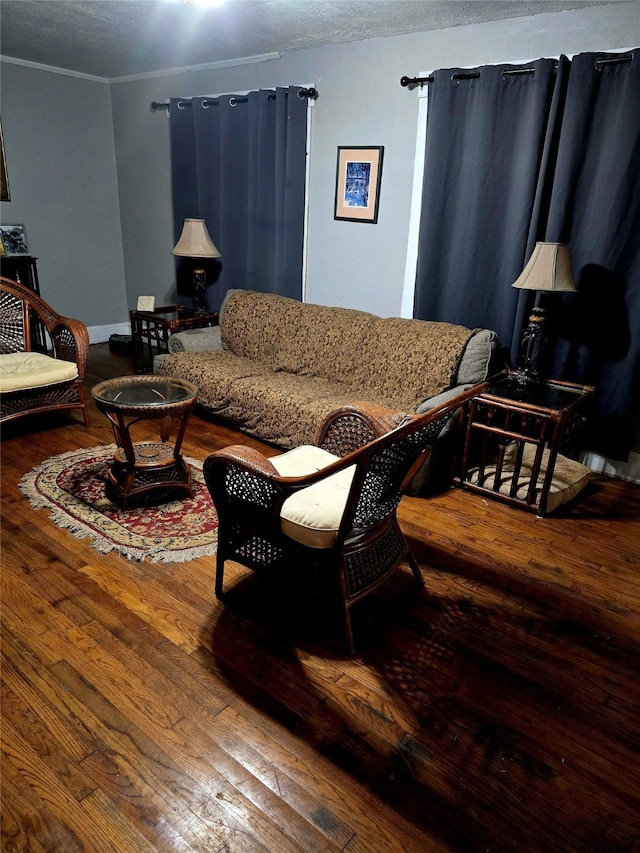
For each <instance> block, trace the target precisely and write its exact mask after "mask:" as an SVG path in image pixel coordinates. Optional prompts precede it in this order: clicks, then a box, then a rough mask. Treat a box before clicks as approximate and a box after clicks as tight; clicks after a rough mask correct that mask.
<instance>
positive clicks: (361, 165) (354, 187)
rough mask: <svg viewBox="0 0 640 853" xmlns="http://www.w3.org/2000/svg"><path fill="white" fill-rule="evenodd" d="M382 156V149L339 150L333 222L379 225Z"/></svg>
mask: <svg viewBox="0 0 640 853" xmlns="http://www.w3.org/2000/svg"><path fill="white" fill-rule="evenodd" d="M383 154H384V147H383V146H382V145H367V146H362V147H359V148H347V147H344V146H339V147H338V166H337V169H336V206H335V212H334V216H333V218H334V219H344V220H347V221H350V222H371V223H376V222H377V221H378V205H379V203H380V180H381V178H382V156H383Z"/></svg>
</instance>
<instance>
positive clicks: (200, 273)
mask: <svg viewBox="0 0 640 853" xmlns="http://www.w3.org/2000/svg"><path fill="white" fill-rule="evenodd" d="M193 307H194V310H195V312H196V314H197V315H198V316H200V315H202V314H208V313H209V308H208V306H207V274H206V272H205V271H204V270H203V269H197V270H194V271H193Z"/></svg>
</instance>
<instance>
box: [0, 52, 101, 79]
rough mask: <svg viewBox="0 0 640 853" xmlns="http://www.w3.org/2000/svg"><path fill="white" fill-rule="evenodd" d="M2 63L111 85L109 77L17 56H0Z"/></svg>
mask: <svg viewBox="0 0 640 853" xmlns="http://www.w3.org/2000/svg"><path fill="white" fill-rule="evenodd" d="M0 62H8V63H10V64H11V65H23V66H25V68H35V69H36V71H48V72H49V73H50V74H64V75H65V76H66V77H79V78H80V79H81V80H92V81H93V82H94V83H109V82H110V80H109V78H108V77H96V76H95V75H94V74H83V73H82V72H81V71H70V70H69V69H68V68H58V67H57V66H55V65H44V64H43V63H42V62H31V61H30V60H29V59H16V57H15V56H0Z"/></svg>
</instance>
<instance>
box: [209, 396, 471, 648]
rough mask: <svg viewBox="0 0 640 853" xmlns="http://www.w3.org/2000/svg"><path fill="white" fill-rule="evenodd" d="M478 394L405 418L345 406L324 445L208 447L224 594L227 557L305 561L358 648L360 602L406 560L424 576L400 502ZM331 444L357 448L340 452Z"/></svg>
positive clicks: (249, 562)
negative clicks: (325, 584)
mask: <svg viewBox="0 0 640 853" xmlns="http://www.w3.org/2000/svg"><path fill="white" fill-rule="evenodd" d="M476 393H478V386H476V387H475V388H473V389H472V390H469V391H466V392H464V393H462V394H460V395H458V396H457V397H454V398H453V399H452V400H451V401H450V402H448V403H446V404H443V405H441V406H439V407H437V408H435V409H433V410H431V411H429V412H428V413H426V414H424V415H409V416H406V417H404V418H402V419H401V420H400V422H399V419H398V417H397V416H395V417H394V416H392V415H391V414H390V413H388V410H383V409H379V410H375V409H373V410H370V411H369V412H364V411H359V410H357V409H356V408H353V409H351V408H350V409H348V410H347V409H342V410H340V411H339V412H337V413H335V414H333V415H330V416H329V417H328V418H327V419H326V420H325V422H324V424H323V426H322V428H321V429H320V432H319V435H318V441H317V445H318V446H302V447H297V448H294V449H293V450H290V451H288V452H286V453H283V454H281V455H279V456H274V457H271V458H270V459H267V458H266V457H265V456H263V455H262V454H261V453H259V452H258V451H257V450H254V449H252V448H249V447H245V446H242V445H236V446H231V447H227V448H225V449H224V450H219V451H216V452H215V453H212V454H211V455H210V456H208V457H207V459H206V460H205V462H204V475H205V480H206V483H207V486H208V488H209V491H210V493H211V496H212V498H213V502H214V504H215V506H216V509H217V512H218V517H219V525H220V526H219V530H218V552H217V569H216V586H215V592H216V595H217V596H218V597H219V598H221V597H222V596H223V579H224V567H225V562H226V561H227V560H234V561H236V562H238V563H241V564H243V565H245V566H248V567H250V568H251V569H254V570H258V571H259V570H282V571H286V569H287V568H293V569H294V574H295V568H296V567H298V573H299V572H300V567H304V574H305V576H313V575H314V574H316V573H317V575H318V576H319V577H321V578H324V579H325V580H328V581H329V584H330V588H331V589H330V591H331V592H332V594H333V596H334V598H336V599H337V600H338V601H340V602H341V604H342V607H343V615H344V625H345V630H346V638H347V645H348V648H349V651H350V653H351V654H353V652H354V639H353V630H352V626H351V616H350V608H351V607H352V605H353V604H355V603H356V602H357V601H359V600H360V599H362V598H363V597H364V596H365V595H367V594H368V593H370V592H371V591H372V590H374V589H375V588H376V587H377V586H378V585H379V584H380V583H381V582H382V581H383V580H384V579H385V578H386V577H387V576H388V575H390V574H391V573H392V572H393V571H394V569H395V568H396V567H398V566H399V565H400V564H401V563H402V562H403V561H406V562H407V563H408V564H409V566H410V568H411V571H412V572H413V575H414V577H415V579H416V581H418V582H419V583H420V584H422V583H423V578H422V575H421V573H420V569H419V568H418V565H417V563H416V561H415V560H414V558H413V556H412V555H411V552H410V550H409V545H408V543H407V541H406V539H405V537H404V535H403V534H402V531H401V530H400V527H399V525H398V521H397V518H396V510H397V507H398V504H399V503H400V498H401V497H402V493H403V490H404V489H405V487H406V485H407V484H408V483H409V482H410V480H411V478H412V477H413V475H414V474H415V472H416V471H417V470H418V469H419V467H420V466H421V465H422V463H423V462H424V460H425V459H426V457H427V455H428V454H429V451H430V448H431V444H432V443H433V441H434V440H435V439H436V438H437V436H438V434H439V433H440V431H441V430H442V429H443V427H444V425H445V424H446V423H447V422H448V421H449V419H450V418H452V417H453V416H454V415H455V414H456V413H459V412H461V411H462V409H461V406H462V404H463V403H465V402H466V400H467V399H469V398H470V397H472V396H473V395H474V394H476ZM389 430H391V431H389ZM376 436H379V437H376ZM371 439H373V440H371ZM363 440H365V441H368V443H367V444H365V445H364V446H361V447H359V448H358V449H352V448H353V446H354V445H356V444H358V443H362V441H363ZM323 445H324V446H323ZM327 446H329V448H330V449H331V450H333V451H336V450H338V452H340V450H341V449H344V448H345V447H346V448H347V449H348V450H351V452H347V454H346V455H345V456H343V457H342V458H340V456H339V455H337V454H336V453H335V452H330V449H326V448H327Z"/></svg>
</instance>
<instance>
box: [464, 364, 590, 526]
mask: <svg viewBox="0 0 640 853" xmlns="http://www.w3.org/2000/svg"><path fill="white" fill-rule="evenodd" d="M593 391H594V389H593V387H591V386H589V385H576V384H574V383H572V382H562V381H559V380H553V379H548V380H538V381H531V382H522V381H521V379H520V377H519V374H517V373H516V372H515V371H514V372H506V373H503V374H500V375H499V376H497V377H495V378H494V379H493V380H489V383H488V385H487V386H486V388H485V389H484V390H483V391H481V392H480V394H478V395H477V396H476V397H474V398H473V399H472V400H471V401H470V403H469V407H468V412H467V425H466V436H465V441H464V449H463V453H462V463H461V466H460V472H459V475H458V476H456V477H455V482H456V484H457V485H460V486H462V487H464V488H466V489H469V490H471V491H474V492H478V493H480V494H482V495H485V496H487V497H492V498H496V499H497V500H501V501H503V502H504V503H508V504H510V505H511V506H518V507H521V508H522V509H527V510H530V511H532V512H536V513H537V514H538V515H540V516H543V515H545V514H546V513H547V501H548V499H549V491H550V488H551V484H552V481H553V475H554V469H555V466H556V462H557V459H558V455H559V454H560V452H561V451H562V452H564V453H566V454H567V455H569V456H571V455H575V450H576V448H577V439H578V436H579V430H580V428H581V427H582V425H583V424H584V421H585V419H586V415H587V412H588V409H589V406H590V404H591V402H592V397H593ZM526 458H528V460H529V461H528V462H527V464H524V460H525V459H526ZM523 481H524V482H523ZM505 483H506V486H505Z"/></svg>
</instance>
